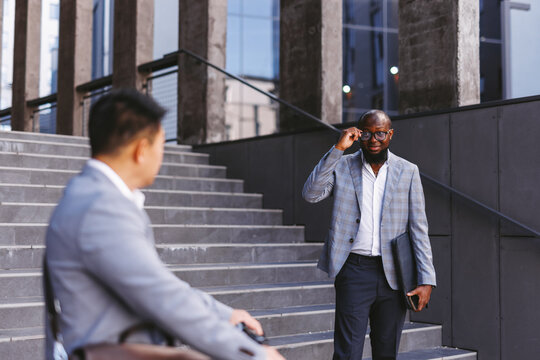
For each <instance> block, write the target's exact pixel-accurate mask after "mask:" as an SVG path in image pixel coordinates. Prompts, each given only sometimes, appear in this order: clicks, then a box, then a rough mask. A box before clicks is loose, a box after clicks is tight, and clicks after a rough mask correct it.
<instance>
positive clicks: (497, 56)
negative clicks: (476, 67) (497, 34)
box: [480, 42, 502, 102]
mask: <svg viewBox="0 0 540 360" xmlns="http://www.w3.org/2000/svg"><path fill="white" fill-rule="evenodd" d="M480 78H481V79H483V86H482V87H483V90H482V89H481V92H480V101H481V102H484V101H492V100H500V99H502V67H501V44H494V43H486V42H482V43H480Z"/></svg>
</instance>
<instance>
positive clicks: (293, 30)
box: [279, 0, 343, 130]
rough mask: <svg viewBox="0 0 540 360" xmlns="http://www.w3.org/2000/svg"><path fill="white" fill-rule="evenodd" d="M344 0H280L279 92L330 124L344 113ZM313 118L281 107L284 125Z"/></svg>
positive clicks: (293, 125)
mask: <svg viewBox="0 0 540 360" xmlns="http://www.w3.org/2000/svg"><path fill="white" fill-rule="evenodd" d="M342 22H343V20H342V1H341V0H282V1H280V50H279V52H280V55H279V56H280V59H279V91H280V92H279V96H280V97H281V98H282V99H284V100H286V101H288V102H290V103H292V104H293V105H296V106H298V107H299V108H301V109H303V110H305V111H307V112H309V113H311V114H313V115H315V116H317V117H320V118H321V119H322V120H323V121H324V122H327V123H340V122H341V117H342V92H341V87H342V81H343V79H342V76H343V75H342V68H343V64H342V62H343V61H342V53H343V50H342V26H343V25H342ZM313 126H314V123H313V121H311V120H309V119H306V118H304V117H302V116H301V115H297V114H296V113H294V112H292V111H291V110H289V109H288V108H286V107H284V106H281V108H280V128H281V130H295V129H299V128H306V127H313Z"/></svg>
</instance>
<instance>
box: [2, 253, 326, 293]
mask: <svg viewBox="0 0 540 360" xmlns="http://www.w3.org/2000/svg"><path fill="white" fill-rule="evenodd" d="M38 265H39V263H38ZM169 269H170V270H171V271H172V272H173V273H174V274H176V276H178V277H179V278H180V279H182V280H184V281H186V282H188V283H189V284H190V285H191V286H193V287H205V286H206V287H209V286H229V285H242V284H270V283H291V282H293V281H314V280H316V281H325V280H327V279H328V277H327V275H326V274H325V273H323V272H322V271H320V270H319V269H317V268H316V263H315V262H314V261H295V262H280V263H255V264H254V263H231V264H196V265H183V266H180V265H171V266H169ZM41 279H42V278H41V268H35V269H28V270H27V269H12V270H0V299H8V298H17V297H31V296H40V295H42V285H41Z"/></svg>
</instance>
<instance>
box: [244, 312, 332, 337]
mask: <svg viewBox="0 0 540 360" xmlns="http://www.w3.org/2000/svg"><path fill="white" fill-rule="evenodd" d="M334 309H335V305H334V304H323V305H311V306H293V307H286V308H278V309H270V310H255V311H251V314H252V315H253V316H254V317H255V318H256V319H257V320H259V321H260V322H261V325H262V327H263V329H264V333H265V335H266V336H267V337H268V338H271V337H275V336H285V335H294V334H303V333H310V332H323V331H331V330H333V329H334V316H335V311H334Z"/></svg>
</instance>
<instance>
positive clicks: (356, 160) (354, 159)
mask: <svg viewBox="0 0 540 360" xmlns="http://www.w3.org/2000/svg"><path fill="white" fill-rule="evenodd" d="M347 163H348V164H349V171H350V172H351V178H352V181H353V185H354V191H355V193H356V200H357V201H358V208H359V209H360V211H362V166H364V157H363V156H362V151H357V152H356V154H354V155H353V156H351V157H348V158H347Z"/></svg>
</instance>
